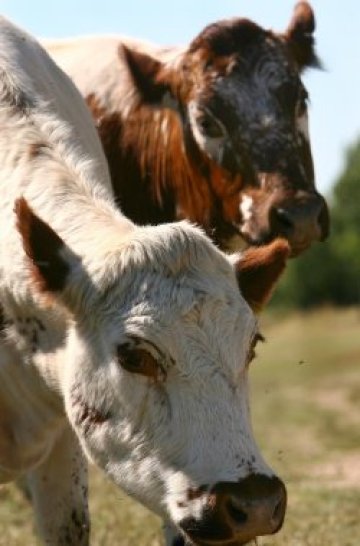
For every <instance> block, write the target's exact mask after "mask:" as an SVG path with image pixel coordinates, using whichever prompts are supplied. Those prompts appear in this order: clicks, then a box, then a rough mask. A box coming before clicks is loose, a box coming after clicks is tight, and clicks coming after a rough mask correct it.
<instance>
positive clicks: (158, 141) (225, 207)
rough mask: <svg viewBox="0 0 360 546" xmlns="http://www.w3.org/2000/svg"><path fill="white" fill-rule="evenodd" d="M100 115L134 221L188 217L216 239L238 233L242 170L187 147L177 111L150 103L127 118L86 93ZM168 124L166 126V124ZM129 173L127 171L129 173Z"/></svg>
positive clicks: (114, 175)
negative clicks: (157, 108)
mask: <svg viewBox="0 0 360 546" xmlns="http://www.w3.org/2000/svg"><path fill="white" fill-rule="evenodd" d="M86 101H87V104H88V106H89V108H90V110H91V112H92V115H93V117H94V119H95V122H96V125H97V128H98V132H99V136H100V139H101V141H102V144H103V148H104V151H105V155H106V157H107V159H108V162H109V167H110V174H111V180H112V184H113V189H114V192H115V196H116V199H117V202H118V203H119V205H120V207H121V209H122V211H123V212H124V214H125V215H126V216H129V217H130V218H131V219H132V220H133V221H134V222H135V223H140V224H159V223H164V222H171V221H174V220H181V219H184V218H186V219H188V220H190V221H192V222H194V223H198V224H199V225H201V226H202V227H203V228H204V229H205V231H206V232H207V233H208V234H209V235H210V236H211V237H212V238H213V239H215V240H216V241H218V242H221V241H222V240H223V239H226V238H228V237H229V236H232V235H234V234H235V233H236V230H235V228H234V227H233V225H234V224H236V223H237V222H238V221H239V220H240V214H239V200H240V195H239V191H240V189H241V185H242V178H241V176H236V177H233V176H232V175H231V174H230V173H228V172H227V171H225V170H224V169H222V168H221V167H220V166H219V165H217V164H215V163H214V162H213V161H211V160H210V159H208V158H207V157H206V156H205V155H204V154H202V153H201V152H200V150H199V149H198V147H197V145H196V144H195V143H194V142H193V140H191V141H190V142H188V144H187V149H185V147H184V134H183V129H182V126H181V122H180V120H179V117H178V115H177V114H176V113H175V112H172V111H170V110H161V111H158V112H156V116H157V117H156V118H155V112H154V110H153V109H152V108H149V107H147V106H145V105H141V106H139V107H138V108H137V109H136V111H134V113H133V115H130V116H129V118H128V119H127V120H124V122H122V120H121V117H120V114H116V113H112V114H110V113H107V112H106V110H105V108H102V107H101V105H100V102H99V101H98V100H97V98H96V97H95V95H94V94H91V95H89V96H88V97H87V99H86ZM164 128H165V129H164ZM125 173H126V174H125Z"/></svg>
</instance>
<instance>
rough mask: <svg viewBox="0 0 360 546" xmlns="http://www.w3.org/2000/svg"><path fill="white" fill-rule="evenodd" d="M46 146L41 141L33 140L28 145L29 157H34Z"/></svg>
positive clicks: (40, 153) (42, 151)
mask: <svg viewBox="0 0 360 546" xmlns="http://www.w3.org/2000/svg"><path fill="white" fill-rule="evenodd" d="M46 148H47V146H46V144H44V143H43V142H33V143H32V144H30V146H29V158H30V159H36V158H37V157H39V156H40V155H42V154H43V153H44V151H45V149H46Z"/></svg>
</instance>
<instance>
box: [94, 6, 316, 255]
mask: <svg viewBox="0 0 360 546" xmlns="http://www.w3.org/2000/svg"><path fill="white" fill-rule="evenodd" d="M314 28H315V23H314V17H313V13H312V10H311V8H310V6H309V5H308V4H307V3H306V2H300V4H298V6H297V7H296V9H295V12H294V16H293V19H292V21H291V23H290V25H289V28H288V31H287V33H286V34H282V35H280V34H276V33H273V32H271V31H267V30H264V29H263V28H261V27H259V26H258V25H257V24H256V23H253V22H252V21H249V20H247V19H231V20H225V21H219V22H217V23H215V24H212V25H209V26H208V27H206V28H205V29H204V30H203V31H202V32H200V34H199V35H198V36H197V37H196V38H195V39H194V40H193V41H192V42H191V44H190V45H189V47H188V49H187V51H186V52H185V54H184V55H183V56H182V57H181V59H180V57H179V58H178V60H177V66H176V69H174V68H173V67H172V66H171V63H170V64H167V63H166V62H162V61H161V60H158V59H156V58H154V57H152V56H151V55H148V54H146V53H143V52H139V51H137V50H133V49H131V48H129V47H127V46H126V45H122V44H121V45H120V47H119V48H118V56H119V62H121V63H122V65H125V66H123V68H124V67H125V68H127V69H128V73H129V75H130V77H131V78H132V80H133V91H134V93H133V98H129V103H128V104H127V111H126V114H123V112H122V111H119V112H115V111H114V110H111V108H109V110H107V108H106V107H105V106H103V103H102V102H101V99H100V97H97V96H96V94H95V93H91V94H90V95H88V97H86V100H87V103H88V106H89V108H90V110H91V112H92V114H93V117H94V119H95V122H96V126H97V128H98V132H99V136H100V139H101V141H102V144H103V148H104V151H105V155H106V157H107V160H108V163H109V168H110V175H111V179H112V185H113V189H114V193H115V196H116V199H117V202H118V204H119V206H120V207H121V209H122V211H123V212H124V214H125V215H126V216H128V217H129V218H131V219H132V220H133V221H134V222H135V223H138V224H159V223H165V222H171V221H174V220H180V219H184V218H186V219H188V220H190V221H191V222H194V223H197V224H199V225H201V226H202V227H203V228H204V229H205V231H206V232H207V234H208V235H209V236H210V237H211V238H212V239H213V240H214V241H215V242H216V243H217V244H219V245H220V246H221V247H222V248H223V249H226V248H228V247H229V244H228V243H229V242H230V241H231V239H232V238H233V237H234V236H239V235H240V228H241V227H243V226H242V225H241V221H242V218H241V212H240V201H241V199H242V195H241V193H242V192H243V191H244V190H245V188H246V192H247V194H248V193H249V192H248V190H250V191H254V192H256V193H257V196H258V197H259V202H260V205H261V207H260V208H259V210H258V209H256V210H255V209H254V218H255V217H256V218H255V221H254V222H253V225H252V233H251V237H250V236H248V234H247V233H245V232H244V233H242V235H241V236H242V237H243V238H244V239H246V240H247V242H248V243H250V244H264V243H265V242H266V241H268V240H270V239H273V238H274V237H276V236H284V237H287V238H288V239H289V240H290V239H291V237H290V235H289V229H288V225H284V224H280V222H278V223H277V224H276V226H275V227H276V229H275V230H272V229H270V228H272V223H271V220H272V217H271V213H272V211H271V210H270V206H271V204H272V203H273V202H274V199H273V194H276V199H278V196H279V194H280V193H281V192H282V193H283V199H284V201H285V198H286V201H289V200H291V198H292V197H291V196H290V193H291V192H293V194H292V195H293V196H294V195H295V192H296V191H297V190H299V189H307V190H308V191H309V192H314V193H315V190H314V173H313V164H312V157H311V151H310V146H309V143H306V142H303V144H302V146H299V147H298V148H299V149H297V151H296V153H295V152H294V155H296V158H295V159H294V160H293V162H294V164H293V165H291V164H290V163H291V161H290V159H289V158H288V156H286V153H285V152H284V154H285V156H286V158H285V159H284V161H285V162H286V165H285V167H281V169H283V171H284V172H283V171H281V172H278V171H280V170H281V169H280V166H279V165H280V163H279V164H277V163H276V162H277V161H278V158H277V157H275V156H276V154H272V153H270V152H269V156H270V157H269V158H267V160H266V161H267V163H268V165H269V166H265V167H264V169H265V170H268V171H269V173H270V174H271V180H272V183H273V187H272V188H268V189H266V191H265V190H264V189H263V188H260V186H259V181H258V179H257V176H256V175H255V170H256V169H257V167H256V162H255V161H253V160H252V156H251V153H250V152H249V151H248V150H246V145H244V146H243V147H244V149H243V150H242V149H241V145H239V150H238V152H239V157H237V152H236V154H235V153H234V150H233V152H232V153H233V156H234V157H230V156H231V153H230V152H229V159H228V161H226V160H223V161H222V166H220V165H219V164H218V163H217V162H216V161H215V160H214V159H210V158H209V157H208V156H207V155H206V153H204V152H203V151H202V150H201V149H200V148H199V146H198V144H197V143H196V142H195V139H194V137H193V135H192V132H191V129H190V127H189V125H188V123H189V122H188V119H186V114H185V111H186V108H187V105H188V104H189V101H191V100H192V99H193V98H195V96H198V95H200V96H201V97H202V98H203V99H204V102H205V104H206V101H207V100H208V99H209V100H210V98H211V95H212V93H215V96H216V91H214V88H216V86H214V82H216V81H217V80H219V79H222V78H226V77H228V76H229V74H230V73H231V72H232V71H234V72H236V67H237V66H240V65H241V63H242V62H243V57H244V58H245V60H246V59H247V56H248V57H249V58H250V59H251V58H252V57H251V56H252V52H253V50H256V51H257V55H260V56H261V54H262V52H263V53H264V55H265V53H266V54H269V53H271V51H270V50H271V48H277V50H281V55H283V57H284V58H285V59H287V60H288V63H289V66H291V67H292V70H293V72H294V73H296V72H298V69H299V68H301V67H302V66H300V65H301V63H307V64H311V63H312V62H313V60H314V59H315V57H316V56H315V52H314V40H313V37H312V33H313V31H314ZM294 48H295V49H294ZM301 55H303V58H302V59H300V56H301ZM313 64H314V63H313ZM289 77H290V76H289ZM120 85H121V82H120ZM120 91H121V90H120V89H119V92H120ZM167 97H171V98H172V100H173V103H174V104H171V105H169V104H167V101H166V100H165V101H164V99H166V98H167ZM281 100H282V101H283V103H284V104H283V106H284V110H286V106H287V107H288V109H289V108H290V107H291V108H292V107H293V106H294V105H293V104H292V102H291V104H290V103H289V104H286V100H287V95H285V97H282V99H281ZM164 102H165V106H168V107H167V108H162V106H164ZM154 105H156V106H157V108H156V109H155V108H154ZM170 108H173V110H171V109H170ZM174 109H176V112H175V111H174ZM286 111H287V110H286ZM293 136H294V138H295V137H296V134H295V132H294V135H293ZM245 140H246V139H245ZM250 140H251V139H250ZM240 144H241V143H240ZM273 155H274V158H272V156H273ZM240 156H241V157H240ZM238 159H240V161H238ZM272 159H273V162H272ZM238 165H241V167H239V166H238ZM300 165H301V169H300V168H298V167H299V166H300ZM259 168H260V167H259ZM239 171H241V172H239ZM303 172H305V176H303V175H302V174H301V173H303ZM233 173H236V174H233ZM257 174H261V173H257ZM307 178H308V180H307ZM304 186H307V188H304ZM288 190H289V191H288ZM278 200H279V199H278ZM279 207H282V204H281V203H280V204H279ZM260 209H261V210H260ZM325 216H326V215H325V213H324V218H325ZM316 220H317V218H315V221H314V225H315V224H316ZM324 222H325V221H324ZM296 227H297V226H295V225H294V226H293V228H294V229H295V228H296ZM256 228H259V229H256ZM301 230H302V226H300V227H299V228H298V230H297V231H298V232H299V233H300V237H299V238H301V237H302V234H301ZM243 231H245V230H243ZM293 231H294V230H293ZM326 232H327V230H326V229H325V228H324V229H323V233H324V234H325V233H326ZM306 235H307V238H308V245H309V244H310V243H311V242H312V241H313V240H314V239H317V238H318V230H317V229H314V231H313V233H312V234H310V235H309V233H307V234H306ZM324 237H325V236H324ZM304 238H305V237H304ZM305 247H306V245H302V246H301V248H300V246H299V248H298V249H295V250H296V251H297V250H298V251H299V252H301V251H302V250H304V249H305Z"/></svg>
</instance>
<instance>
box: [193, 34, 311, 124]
mask: <svg viewBox="0 0 360 546" xmlns="http://www.w3.org/2000/svg"><path fill="white" fill-rule="evenodd" d="M283 84H287V85H293V86H294V87H296V86H298V85H300V79H299V74H298V72H297V70H296V69H295V67H294V65H293V63H292V62H291V60H290V58H289V56H288V54H287V52H286V50H285V47H284V46H283V44H282V43H281V42H280V41H279V40H275V39H273V38H268V39H267V40H266V41H265V43H264V44H260V45H257V46H253V47H249V48H248V49H247V50H246V51H245V53H239V54H235V55H233V56H231V57H229V59H228V61H227V63H226V72H225V73H224V70H223V65H221V69H219V70H218V69H217V66H216V64H215V65H213V68H212V69H211V70H210V72H209V74H208V75H207V74H206V72H205V73H204V80H203V82H202V84H201V80H200V81H199V87H198V90H197V99H198V100H200V101H201V100H203V101H204V102H208V101H210V102H213V103H214V104H213V106H215V108H216V100H218V101H219V104H218V108H219V109H220V108H223V106H224V104H223V103H224V102H226V103H227V104H228V103H229V102H231V103H233V104H234V105H235V106H236V105H244V104H246V101H245V103H244V99H246V97H247V96H248V98H249V103H250V104H252V103H253V102H254V98H255V99H257V98H261V97H263V96H265V95H266V94H271V93H272V92H274V91H275V90H276V89H278V88H279V87H280V86H281V85H283ZM257 91H258V92H260V94H259V97H257V96H255V97H254V93H255V94H256V92H257ZM239 99H240V100H239ZM218 113H220V112H218Z"/></svg>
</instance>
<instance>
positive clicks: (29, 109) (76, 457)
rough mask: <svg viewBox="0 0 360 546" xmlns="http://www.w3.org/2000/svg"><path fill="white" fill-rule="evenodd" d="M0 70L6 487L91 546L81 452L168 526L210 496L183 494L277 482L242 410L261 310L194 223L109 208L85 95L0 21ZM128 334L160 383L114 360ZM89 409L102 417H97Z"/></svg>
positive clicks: (47, 522)
mask: <svg viewBox="0 0 360 546" xmlns="http://www.w3.org/2000/svg"><path fill="white" fill-rule="evenodd" d="M101 53H103V52H101ZM99 54H100V52H99ZM92 62H94V59H92ZM94 64H96V63H95V62H94ZM0 66H1V70H2V79H1V85H2V88H0V127H1V131H0V187H1V200H0V203H1V215H0V232H1V243H0V300H1V302H2V303H3V305H4V308H5V312H6V316H7V317H8V318H11V319H12V320H13V321H14V322H13V324H12V325H10V326H8V329H7V336H6V339H4V340H2V344H3V347H2V352H1V355H0V409H1V412H0V482H6V481H9V480H11V479H14V478H16V477H17V476H19V475H21V474H24V473H25V474H26V475H27V480H28V485H29V487H30V488H31V491H32V498H33V502H34V505H35V508H36V512H37V518H38V525H39V529H40V531H41V533H42V536H43V539H44V541H45V542H46V543H47V544H54V545H55V544H63V543H64V541H65V538H64V537H65V536H70V543H71V544H77V545H80V546H81V545H86V544H88V515H87V502H86V465H85V462H84V459H83V453H86V455H87V457H88V458H89V459H91V460H92V461H94V462H95V463H96V464H97V465H98V466H99V467H100V468H102V469H103V470H104V472H105V473H106V474H107V475H108V476H109V477H110V478H111V479H112V480H113V481H114V482H115V483H117V484H118V485H119V486H121V487H123V488H124V489H125V490H126V491H128V492H129V493H130V494H131V495H132V496H134V497H135V498H137V499H138V500H140V501H141V502H143V503H144V504H146V505H147V506H148V507H149V508H150V509H151V510H153V511H155V512H156V513H158V514H160V515H162V516H163V517H165V518H166V519H167V520H169V521H172V522H173V523H175V524H176V523H178V521H179V519H181V518H183V517H185V516H189V515H193V516H194V517H198V516H199V515H200V512H201V504H202V503H204V502H205V498H206V497H204V498H203V499H202V500H195V501H194V502H192V501H187V499H186V492H187V491H188V489H189V488H196V487H199V486H200V485H201V484H208V485H209V487H210V486H211V485H212V484H215V483H217V482H219V481H237V480H239V479H240V478H242V477H244V476H247V475H248V474H249V473H250V472H261V473H263V474H267V475H272V472H271V470H270V469H269V468H268V467H267V466H266V464H265V463H264V461H263V459H262V457H261V455H260V453H259V452H258V449H257V447H256V444H255V442H254V440H253V436H252V431H251V426H250V419H249V409H248V386H247V369H246V361H247V358H248V351H249V346H250V342H251V340H252V337H253V335H254V333H255V332H256V329H257V326H256V320H255V318H254V315H253V313H252V312H251V311H250V309H249V307H248V305H247V304H246V302H245V301H244V299H243V298H242V296H241V295H240V293H239V290H238V286H237V282H236V279H235V275H234V271H233V268H232V266H231V264H230V262H229V260H228V259H227V258H226V257H225V256H224V255H223V254H222V253H221V252H220V251H218V250H217V249H216V248H215V247H214V246H213V245H212V243H211V242H210V241H209V240H208V239H207V237H205V235H203V233H202V232H201V231H200V230H199V229H197V228H195V227H192V226H191V225H189V224H187V223H186V222H182V223H179V224H169V225H163V226H158V227H136V226H134V225H133V224H132V223H131V222H130V221H129V220H127V219H126V218H125V217H124V216H123V215H122V214H121V212H119V211H118V210H117V209H116V207H115V205H114V203H113V199H112V194H111V190H110V181H109V175H108V172H107V168H106V163H105V160H104V157H103V154H102V151H101V148H100V145H99V142H98V140H97V136H96V132H95V130H94V128H93V126H92V122H91V119H90V115H89V114H88V113H87V110H86V108H85V106H84V104H83V102H82V99H81V97H80V95H79V94H78V93H77V92H76V90H75V88H74V87H73V85H72V84H71V82H70V80H69V79H68V78H67V77H66V76H65V75H64V74H63V73H62V72H61V71H60V70H59V69H58V68H57V67H56V66H55V65H54V63H53V62H52V61H51V60H50V59H49V58H48V57H47V55H46V54H45V53H44V52H43V51H42V49H41V48H40V47H39V46H38V45H37V43H36V42H34V41H33V40H32V39H31V38H30V37H29V36H27V35H26V34H24V33H22V31H20V30H18V29H16V28H15V27H13V26H12V25H11V24H10V23H8V22H7V21H6V20H5V19H0ZM21 94H23V95H21ZM15 96H23V100H22V101H18V105H17V106H16V105H15V106H14V97H15ZM39 143H41V145H42V146H43V148H44V150H43V152H42V153H40V154H39V156H38V157H32V156H31V153H30V152H31V150H32V148H33V146H34V145H37V144H39ZM21 196H24V197H25V198H26V200H27V201H28V203H29V204H30V206H31V207H32V208H33V210H34V211H35V212H36V213H37V214H38V215H39V216H40V217H41V218H42V219H43V220H44V221H45V222H47V223H48V224H49V225H50V226H51V227H52V228H53V230H55V231H56V232H57V233H58V234H59V235H60V236H61V238H62V239H63V240H64V242H65V243H64V247H63V249H62V251H61V256H62V259H63V260H65V261H66V262H67V264H68V267H69V275H68V278H67V279H66V285H65V288H64V290H63V291H62V292H61V293H58V294H57V295H56V298H57V300H56V302H53V303H49V302H48V301H46V300H44V299H43V297H42V296H41V295H39V293H38V292H37V288H36V286H34V284H33V282H32V279H31V276H30V273H29V261H28V259H27V257H26V256H25V253H24V250H23V246H22V242H21V237H20V235H19V233H18V231H17V230H16V228H15V215H14V210H13V209H14V202H15V200H16V199H17V198H19V197H21ZM34 332H36V333H37V335H36V344H35V347H34ZM134 338H136V339H139V338H140V339H142V340H143V344H144V346H146V344H147V343H148V344H150V346H151V347H152V348H153V350H154V351H155V353H157V352H158V353H159V354H161V355H163V357H162V364H163V366H164V367H165V368H166V379H164V380H163V381H162V382H154V381H151V380H149V379H147V378H145V377H143V376H140V375H136V374H131V373H129V372H127V371H125V370H124V369H123V368H122V367H121V365H120V363H119V362H118V360H117V356H116V354H117V347H118V346H119V345H121V344H123V343H125V342H131V340H133V339H134ZM154 347H155V349H154ZM85 407H86V408H90V409H91V410H92V409H94V408H95V409H96V411H98V412H100V413H102V414H103V415H105V416H106V418H105V419H104V421H103V422H101V423H99V422H95V423H91V422H90V423H89V414H88V413H87V410H86V411H85V409H84V408H85ZM90 421H91V419H90ZM87 425H89V426H87ZM80 446H81V447H80ZM239 457H241V459H242V460H243V464H242V465H240V466H239V460H238V458H239ZM175 469H176V470H175ZM74 476H76V480H75V479H74ZM179 501H181V504H183V507H182V508H180V507H179ZM185 501H187V502H185ZM74 513H75V514H76V516H77V517H76V518H74V517H73V514H74ZM74 519H75V520H77V521H80V525H78V524H77V523H76V521H74ZM62 540H63V542H62Z"/></svg>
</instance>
